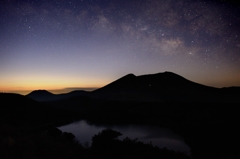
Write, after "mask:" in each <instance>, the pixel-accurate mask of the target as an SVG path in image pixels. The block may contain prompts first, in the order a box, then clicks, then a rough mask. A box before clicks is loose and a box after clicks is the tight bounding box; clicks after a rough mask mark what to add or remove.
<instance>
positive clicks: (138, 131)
mask: <svg viewBox="0 0 240 159" xmlns="http://www.w3.org/2000/svg"><path fill="white" fill-rule="evenodd" d="M58 128H59V129H60V130H61V131H63V132H71V133H73V134H74V135H75V137H76V139H77V140H78V141H79V142H80V143H81V144H82V145H83V146H86V147H89V146H91V144H92V141H91V139H92V137H93V136H94V135H95V134H98V133H99V132H100V131H102V130H103V129H106V128H111V129H113V130H116V131H119V132H121V133H122V134H123V135H122V136H120V137H119V139H120V140H122V139H124V138H126V137H129V138H131V139H135V138H138V140H139V141H142V142H144V143H150V142H151V143H152V144H153V145H154V146H158V147H159V148H164V147H166V148H168V149H170V150H175V151H181V152H185V153H186V154H190V148H189V146H188V145H186V144H185V143H184V140H183V138H181V137H180V136H179V135H178V134H176V133H173V132H172V131H170V130H168V129H164V128H160V127H157V126H150V125H137V124H130V125H94V124H91V123H89V122H87V121H85V120H81V121H78V122H74V123H71V124H68V125H64V126H61V127H58Z"/></svg>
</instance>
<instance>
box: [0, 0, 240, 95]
mask: <svg viewBox="0 0 240 159" xmlns="http://www.w3.org/2000/svg"><path fill="white" fill-rule="evenodd" d="M239 6H240V5H239V4H238V3H234V1H232V2H227V1H200V0H192V1H191V0H180V1H175V0H162V1H161V0H138V1H127V0H122V1H117V0H105V1H104V0H92V1H91V0H89V1H87V0H81V1H80V0H72V1H65V0H59V1H57V0H49V1H47V0H42V1H41V0H33V1H31V0H24V1H17V0H16V1H13V0H6V1H5V0H4V1H1V2H0V76H1V79H0V83H1V84H0V90H2V91H6V90H24V89H29V90H30V89H38V88H39V89H40V88H42V89H60V88H65V87H101V86H103V85H105V84H107V83H109V82H111V81H113V80H115V79H117V78H119V77H121V76H123V75H126V74H128V73H134V74H135V75H141V74H150V73H158V72H164V71H171V72H175V73H177V74H179V75H181V76H184V77H185V78H187V79H189V80H192V81H195V82H198V83H201V84H205V85H209V86H214V87H226V86H240V7H239Z"/></svg>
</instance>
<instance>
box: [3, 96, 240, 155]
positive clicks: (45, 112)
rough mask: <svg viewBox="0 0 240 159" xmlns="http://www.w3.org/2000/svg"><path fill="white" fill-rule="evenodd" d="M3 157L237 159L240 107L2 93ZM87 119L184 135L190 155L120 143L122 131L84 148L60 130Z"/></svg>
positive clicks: (97, 138) (107, 133)
mask: <svg viewBox="0 0 240 159" xmlns="http://www.w3.org/2000/svg"><path fill="white" fill-rule="evenodd" d="M0 100H1V108H0V109H1V111H0V115H1V120H0V126H1V127H0V151H1V153H0V155H1V158H239V157H240V153H239V149H240V146H239V145H240V144H239V143H240V137H239V132H240V131H239V130H240V128H239V122H238V121H239V118H240V117H239V112H238V109H237V107H238V106H239V105H238V103H206V102H204V103H200V102H195V103H194V102H126V101H113V100H100V99H91V98H88V97H73V98H70V99H67V100H62V101H53V102H42V103H39V102H36V101H34V100H32V99H30V98H28V97H25V96H22V95H18V94H6V93H1V94H0ZM80 119H86V120H89V121H91V122H94V123H112V124H121V123H140V124H141V123H142V124H153V125H158V126H161V127H167V128H169V129H171V130H173V131H175V132H176V133H178V134H180V135H181V136H182V137H183V138H184V139H185V142H186V143H187V144H188V145H189V146H190V148H191V150H192V154H191V156H187V155H185V154H183V153H180V152H174V151H170V150H167V149H159V148H157V147H154V146H152V145H151V144H143V143H141V142H139V141H137V140H134V139H129V138H126V139H124V140H123V141H120V140H118V139H117V137H118V136H120V134H121V132H115V131H114V130H105V131H103V132H100V133H99V134H96V135H95V136H94V137H93V138H92V141H93V144H92V145H91V146H90V147H88V148H85V147H83V146H81V145H80V144H79V143H77V142H76V140H75V139H74V135H72V134H71V133H67V132H61V131H60V130H58V129H57V128H55V127H56V126H59V125H64V124H67V123H71V122H73V121H75V120H80Z"/></svg>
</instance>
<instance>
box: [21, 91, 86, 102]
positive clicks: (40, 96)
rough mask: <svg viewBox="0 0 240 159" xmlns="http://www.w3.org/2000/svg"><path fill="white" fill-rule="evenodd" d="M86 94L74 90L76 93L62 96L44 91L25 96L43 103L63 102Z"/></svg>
mask: <svg viewBox="0 0 240 159" xmlns="http://www.w3.org/2000/svg"><path fill="white" fill-rule="evenodd" d="M87 94H88V92H86V91H83V90H76V91H72V92H69V93H63V94H53V93H50V92H48V91H46V90H35V91H32V92H31V93H29V94H27V95H26V96H27V97H29V98H32V99H34V100H36V101H39V102H43V101H56V100H64V99H68V98H71V97H75V96H85V95H87Z"/></svg>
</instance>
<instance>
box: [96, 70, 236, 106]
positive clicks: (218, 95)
mask: <svg viewBox="0 0 240 159" xmlns="http://www.w3.org/2000/svg"><path fill="white" fill-rule="evenodd" d="M227 90H228V93H229V91H230V92H233V91H232V90H233V89H231V90H230V89H227ZM224 92H227V91H220V89H219V88H214V87H209V86H205V85H201V84H198V83H195V82H192V81H190V80H187V79H185V78H183V77H182V76H179V75H177V74H175V73H172V72H164V73H157V74H148V75H141V76H135V75H133V74H129V75H126V76H124V77H122V78H120V79H118V80H116V81H114V82H112V83H110V84H108V85H106V86H104V87H102V88H100V89H97V90H95V91H93V93H92V94H93V97H95V98H104V99H111V100H131V101H163V100H164V101H166V100H167V101H168V100H171V101H208V102H216V101H221V102H222V101H225V99H226V100H229V98H225V97H226V95H227V94H226V93H224ZM234 92H237V91H236V89H234Z"/></svg>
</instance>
